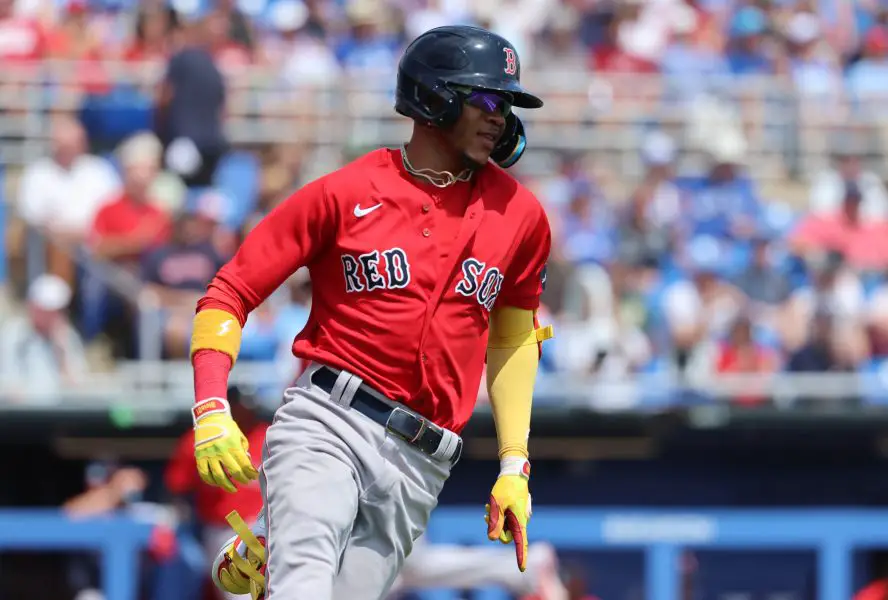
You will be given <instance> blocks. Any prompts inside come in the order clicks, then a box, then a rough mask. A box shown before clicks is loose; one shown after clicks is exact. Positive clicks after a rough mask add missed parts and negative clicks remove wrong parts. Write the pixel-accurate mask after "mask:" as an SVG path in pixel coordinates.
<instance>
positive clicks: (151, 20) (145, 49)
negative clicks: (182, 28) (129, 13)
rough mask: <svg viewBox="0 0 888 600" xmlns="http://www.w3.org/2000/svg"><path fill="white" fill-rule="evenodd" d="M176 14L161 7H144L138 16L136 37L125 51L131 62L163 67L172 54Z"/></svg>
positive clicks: (124, 53)
mask: <svg viewBox="0 0 888 600" xmlns="http://www.w3.org/2000/svg"><path fill="white" fill-rule="evenodd" d="M177 23H178V20H177V16H176V12H175V11H173V10H170V9H164V8H162V7H160V6H150V5H149V6H142V7H141V8H140V9H139V13H138V15H136V25H135V35H134V36H133V39H132V41H131V42H130V43H129V45H128V46H127V47H126V48H125V49H124V51H123V59H124V60H126V61H129V62H134V63H140V64H149V65H163V64H166V61H167V59H168V58H169V57H170V54H171V53H172V42H173V40H172V37H171V34H172V31H173V29H174V28H175V27H176V26H177Z"/></svg>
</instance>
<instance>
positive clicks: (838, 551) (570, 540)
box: [0, 507, 888, 600]
mask: <svg viewBox="0 0 888 600" xmlns="http://www.w3.org/2000/svg"><path fill="white" fill-rule="evenodd" d="M532 529H533V537H534V539H536V540H542V539H545V540H547V541H549V542H551V543H552V544H553V545H555V546H556V547H557V548H558V549H559V550H565V551H570V550H607V551H625V550H638V551H641V552H643V553H644V556H645V567H644V580H645V593H644V597H645V598H646V599H647V600H679V597H680V596H679V578H680V570H679V568H678V565H679V559H680V556H681V550H682V549H683V548H688V547H690V548H695V549H718V550H749V551H773V550H811V551H814V552H816V553H817V562H816V566H817V568H816V573H817V581H816V589H817V598H818V600H848V599H849V598H850V597H851V596H852V579H853V578H852V571H853V569H852V557H853V552H854V551H855V550H859V549H863V548H868V547H870V548H872V547H888V511H876V510H782V511H765V510H762V511H733V510H686V511H673V510H670V511H661V510H632V509H625V510H624V509H613V510H584V509H555V508H546V509H542V508H541V509H540V510H539V511H538V513H537V514H535V515H534V517H533V527H532ZM150 534H151V527H150V526H148V525H146V524H143V523H138V522H135V521H132V520H129V519H125V518H122V517H103V518H99V519H92V520H80V521H72V520H69V519H66V518H64V517H62V516H61V515H60V514H59V513H57V512H54V511H45V510H34V511H28V510H24V511H21V510H8V511H0V551H6V550H12V549H22V550H31V551H38V550H45V551H52V550H70V551H75V550H77V549H83V550H92V551H97V552H99V553H101V556H102V562H103V565H102V566H103V569H102V581H103V587H104V591H105V594H106V597H107V598H111V599H113V600H135V598H136V593H137V587H138V585H137V578H138V575H139V569H138V566H139V561H138V553H139V551H140V550H142V549H144V548H145V547H146V545H147V544H148V541H149V539H150ZM428 537H429V539H430V540H431V541H432V542H440V543H453V544H489V542H487V541H486V538H485V528H484V526H483V516H482V514H481V513H479V511H478V510H477V509H475V508H472V509H465V508H452V507H442V508H440V509H439V510H438V511H436V512H435V514H434V515H433V517H432V521H431V523H430V526H429V531H428ZM419 597H420V598H422V600H445V599H447V600H452V599H453V598H456V597H457V595H456V592H451V591H446V590H441V591H430V592H423V593H421V594H419ZM503 597H504V596H503V595H502V593H501V592H499V591H496V590H485V591H481V592H478V593H475V595H474V596H473V598H475V600H480V599H481V598H484V599H485V600H491V599H492V598H503Z"/></svg>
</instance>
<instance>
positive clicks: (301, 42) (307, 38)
mask: <svg viewBox="0 0 888 600" xmlns="http://www.w3.org/2000/svg"><path fill="white" fill-rule="evenodd" d="M308 17H309V14H308V8H307V7H306V6H305V5H304V4H303V3H302V2H300V1H299V0H280V1H279V2H276V3H275V4H274V6H272V8H271V18H270V20H271V24H272V26H273V27H274V29H275V30H276V31H275V33H276V35H275V36H274V37H272V38H271V39H270V40H269V41H268V43H267V44H266V45H265V48H266V59H267V60H268V61H269V62H270V64H271V65H272V66H274V67H276V68H279V69H280V78H281V81H282V83H283V84H284V86H285V89H287V90H295V91H298V92H304V93H302V94H299V95H298V96H297V98H298V99H299V100H301V101H304V102H312V101H316V100H315V98H313V96H312V95H311V94H310V92H311V91H312V90H313V88H315V87H318V86H324V85H325V84H328V83H329V82H330V81H332V80H334V79H335V78H336V77H337V76H338V75H339V71H340V68H339V63H338V62H337V61H336V56H335V55H334V54H333V51H332V50H331V49H330V47H329V45H327V43H326V41H325V40H324V38H322V37H319V36H318V35H317V34H315V33H313V32H311V31H309V30H308V29H307V28H306V25H307V23H308ZM293 100H294V98H292V96H289V95H288V96H285V99H284V101H285V102H291V101H293Z"/></svg>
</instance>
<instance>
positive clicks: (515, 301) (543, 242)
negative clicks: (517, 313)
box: [497, 205, 552, 310]
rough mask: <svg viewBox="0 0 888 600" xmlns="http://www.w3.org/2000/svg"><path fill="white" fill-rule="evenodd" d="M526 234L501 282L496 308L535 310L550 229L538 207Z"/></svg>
mask: <svg viewBox="0 0 888 600" xmlns="http://www.w3.org/2000/svg"><path fill="white" fill-rule="evenodd" d="M538 206H539V205H538ZM526 231H527V233H525V234H524V236H523V240H522V242H521V243H520V244H519V246H518V248H517V251H516V253H515V258H514V259H513V260H512V262H511V264H510V266H509V270H508V272H507V274H506V278H505V280H504V281H503V286H502V290H501V291H500V295H499V299H498V300H497V306H512V307H515V308H523V309H525V310H536V309H537V308H539V305H540V295H541V294H542V293H543V287H544V286H545V283H546V279H545V278H546V262H547V261H548V260H549V252H550V251H551V248H552V230H551V229H550V227H549V220H548V218H547V217H546V213H545V211H544V210H543V208H542V207H541V206H539V210H538V211H536V212H535V214H534V216H533V218H532V219H531V222H530V223H529V224H528V226H527V227H526Z"/></svg>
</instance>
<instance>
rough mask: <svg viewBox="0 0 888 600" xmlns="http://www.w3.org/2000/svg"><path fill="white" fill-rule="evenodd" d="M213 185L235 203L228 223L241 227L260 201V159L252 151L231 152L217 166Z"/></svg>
mask: <svg viewBox="0 0 888 600" xmlns="http://www.w3.org/2000/svg"><path fill="white" fill-rule="evenodd" d="M213 185H214V187H215V188H216V189H218V190H219V191H221V192H223V193H224V194H225V195H226V196H228V197H229V198H231V200H232V201H233V203H234V206H233V208H232V211H231V213H230V215H229V217H230V218H229V219H228V220H227V221H226V225H228V226H229V227H233V228H239V227H240V226H241V225H242V224H243V222H244V220H245V219H246V218H247V215H249V214H250V212H251V211H252V210H253V208H255V206H256V202H257V201H258V196H259V159H258V158H256V156H254V155H253V154H251V153H250V152H243V151H238V150H235V151H233V152H229V153H228V154H227V155H226V156H225V157H224V158H222V160H221V161H219V165H218V166H217V167H216V173H215V175H214V177H213Z"/></svg>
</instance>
